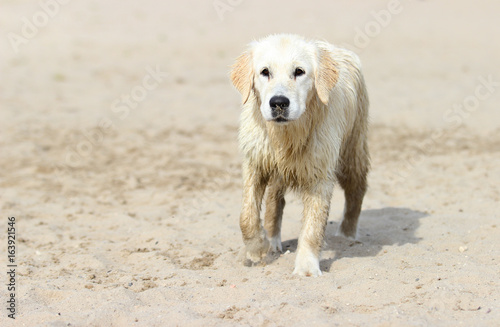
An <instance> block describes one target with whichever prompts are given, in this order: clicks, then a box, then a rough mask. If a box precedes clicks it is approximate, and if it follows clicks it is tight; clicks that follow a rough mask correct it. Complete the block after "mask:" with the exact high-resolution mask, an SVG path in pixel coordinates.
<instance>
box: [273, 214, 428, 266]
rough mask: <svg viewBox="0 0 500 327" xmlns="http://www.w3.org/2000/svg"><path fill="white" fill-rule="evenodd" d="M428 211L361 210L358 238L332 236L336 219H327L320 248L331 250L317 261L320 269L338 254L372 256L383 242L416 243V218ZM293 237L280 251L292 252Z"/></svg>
mask: <svg viewBox="0 0 500 327" xmlns="http://www.w3.org/2000/svg"><path fill="white" fill-rule="evenodd" d="M428 215H429V214H427V213H425V212H421V211H415V210H411V209H407V208H383V209H372V210H365V211H363V212H361V216H360V220H359V225H358V239H357V240H350V239H346V238H344V237H340V236H335V233H336V231H337V228H338V226H339V222H334V221H329V222H328V225H327V227H326V234H325V235H326V236H325V243H326V244H325V245H324V246H323V251H324V252H325V251H334V252H335V255H334V256H333V257H332V258H328V259H323V260H321V261H320V266H321V270H323V271H330V267H331V265H332V263H333V262H334V261H336V260H338V259H341V258H346V257H347V258H352V257H369V256H376V255H377V254H378V253H379V252H380V251H381V250H382V248H383V246H386V245H398V246H401V245H404V244H415V243H418V242H419V241H420V240H421V238H419V237H417V236H416V231H417V229H418V227H419V226H420V219H421V218H424V217H427V216H428ZM296 249H297V239H292V240H287V241H284V242H283V251H287V250H289V251H290V252H295V251H296Z"/></svg>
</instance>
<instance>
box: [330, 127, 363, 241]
mask: <svg viewBox="0 0 500 327" xmlns="http://www.w3.org/2000/svg"><path fill="white" fill-rule="evenodd" d="M353 134H354V137H352V138H351V139H350V140H349V141H348V142H346V144H344V145H343V148H342V151H341V162H340V163H339V167H338V170H337V174H336V175H337V180H338V181H339V184H340V186H342V188H343V189H344V194H345V206H344V218H343V220H342V223H341V224H340V227H339V229H338V231H337V235H341V236H345V237H348V238H353V239H355V238H356V234H357V230H358V218H359V214H360V213H361V205H362V204H363V198H364V196H365V193H366V189H367V175H368V170H369V168H370V158H369V154H368V147H367V144H366V139H365V135H364V134H359V133H357V135H356V133H353Z"/></svg>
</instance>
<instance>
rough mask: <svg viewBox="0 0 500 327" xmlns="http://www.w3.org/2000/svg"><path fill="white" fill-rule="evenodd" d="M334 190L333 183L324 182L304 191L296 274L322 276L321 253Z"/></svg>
mask: <svg viewBox="0 0 500 327" xmlns="http://www.w3.org/2000/svg"><path fill="white" fill-rule="evenodd" d="M332 191H333V183H322V184H319V185H316V186H314V187H313V188H312V189H309V190H306V191H305V192H304V193H303V202H304V217H303V221H302V230H301V231H300V236H299V244H298V248H297V257H296V259H295V269H294V271H293V273H294V274H297V275H302V276H314V277H317V276H321V270H320V268H319V255H320V251H321V247H322V246H323V238H324V235H325V227H326V223H327V221H328V212H329V209H330V200H331V196H332Z"/></svg>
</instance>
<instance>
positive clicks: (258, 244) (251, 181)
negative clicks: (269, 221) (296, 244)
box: [240, 167, 269, 264]
mask: <svg viewBox="0 0 500 327" xmlns="http://www.w3.org/2000/svg"><path fill="white" fill-rule="evenodd" d="M243 178H244V187H243V207H242V210H241V215H240V228H241V233H242V234H243V242H244V243H245V247H246V259H247V262H246V263H245V264H254V263H258V262H259V261H260V260H261V259H262V257H263V256H264V255H265V254H266V253H267V251H268V249H269V241H268V240H267V238H266V235H265V231H264V228H262V223H261V221H260V208H261V205H262V198H263V196H264V192H265V190H266V184H267V178H265V177H264V176H263V174H262V173H260V171H259V170H258V169H252V168H251V167H243ZM248 261H250V262H248Z"/></svg>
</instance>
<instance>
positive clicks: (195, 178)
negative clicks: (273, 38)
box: [0, 0, 500, 326]
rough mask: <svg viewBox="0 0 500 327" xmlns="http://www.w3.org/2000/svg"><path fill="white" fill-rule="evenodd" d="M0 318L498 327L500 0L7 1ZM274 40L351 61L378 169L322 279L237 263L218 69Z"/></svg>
mask: <svg viewBox="0 0 500 327" xmlns="http://www.w3.org/2000/svg"><path fill="white" fill-rule="evenodd" d="M0 3H1V7H2V10H0V27H1V31H2V38H1V39H0V49H1V52H0V78H1V84H0V153H1V155H0V167H2V169H1V172H0V208H1V212H2V215H1V219H0V224H1V226H2V227H1V229H2V230H3V231H4V232H2V233H0V244H1V245H0V249H1V250H0V254H1V255H0V257H1V259H0V265H1V268H2V270H4V271H8V267H7V264H8V263H7V232H6V230H7V227H8V217H15V218H16V223H15V227H16V257H15V262H16V264H17V267H16V279H15V287H16V290H15V299H16V314H15V317H16V319H15V320H13V319H10V318H8V314H9V312H8V311H7V309H6V308H7V305H8V304H7V303H6V301H7V300H8V299H9V298H10V293H11V292H9V291H8V289H7V285H6V284H8V283H9V280H8V276H6V275H7V274H4V277H3V281H2V283H1V284H2V285H1V286H0V298H1V299H2V303H3V305H2V308H3V309H2V310H1V313H0V325H1V326H225V325H228V326H229V325H247V326H301V325H311V326H472V325H474V326H495V325H496V326H498V325H499V321H500V305H499V297H500V266H499V261H500V226H499V217H500V216H499V213H498V212H499V211H498V209H499V205H500V186H499V181H500V136H499V135H500V133H499V132H500V111H499V108H498V103H499V101H500V92H499V90H500V65H499V64H498V63H499V62H498V58H500V44H499V43H498V34H499V32H500V23H499V22H498V16H499V14H500V3H498V1H493V0H492V1H485V0H484V1H481V0H478V1H474V2H470V1H465V0H460V1H453V4H451V2H445V1H409V0H408V1H404V0H401V1H399V2H398V1H370V2H361V1H360V2H356V3H353V1H347V0H342V1H335V2H333V1H330V2H327V1H317V2H310V4H308V5H305V2H303V1H302V2H299V1H286V2H285V1H273V2H266V1H226V0H216V1H206V2H202V1H184V2H180V1H178V2H174V1H163V2H159V1H141V2H138V1H131V0H125V1H106V2H102V1H101V2H98V1H62V0H60V1H59V2H56V1H55V0H52V1H49V0H45V1H44V0H42V1H40V2H39V1H31V0H30V1H5V0H3V1H0ZM275 32H290V33H297V34H301V35H304V36H306V37H310V38H321V39H326V40H328V41H330V42H332V43H336V44H339V45H343V46H345V47H348V48H351V49H352V50H354V51H356V52H357V53H358V54H359V55H360V57H361V60H362V62H363V65H364V71H365V77H366V80H367V84H368V88H369V93H370V98H371V108H370V110H371V129H370V148H371V154H372V163H373V169H372V171H371V174H370V177H369V183H370V189H369V191H368V194H367V195H366V198H365V202H364V206H363V212H362V214H361V219H360V228H359V239H358V241H356V242H354V241H348V240H345V239H342V238H339V237H336V236H334V232H335V230H336V228H337V226H338V224H339V221H340V218H341V214H342V210H343V195H342V192H341V191H340V190H336V192H335V194H334V197H333V200H332V201H333V202H332V210H331V213H330V219H329V223H328V227H327V238H326V245H325V247H324V251H323V254H322V260H321V268H322V270H323V276H322V277H319V278H303V277H297V276H294V275H292V274H291V273H292V270H293V264H294V259H295V249H296V246H297V236H298V234H299V231H300V219H301V212H302V205H301V202H300V200H299V199H298V198H297V197H296V196H295V195H294V194H288V195H287V207H286V208H285V217H284V222H283V235H282V239H283V241H284V247H285V249H286V253H284V254H283V255H282V256H281V257H279V258H277V259H276V260H275V261H273V262H271V263H270V264H268V265H265V266H258V267H245V266H243V265H242V264H241V262H240V261H239V253H240V251H241V249H242V240H241V234H240V231H239V226H238V218H239V210H240V202H241V169H240V164H241V158H240V155H239V153H238V148H237V129H238V117H239V104H240V96H239V94H238V93H237V92H236V90H234V88H233V87H232V85H231V84H230V82H229V79H228V70H229V66H230V65H231V64H232V63H233V61H234V59H235V58H236V57H237V56H238V55H239V54H240V53H241V52H242V51H243V50H244V48H245V44H247V43H248V42H249V41H251V40H252V39H254V38H259V37H262V36H265V35H267V34H270V33H275Z"/></svg>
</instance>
